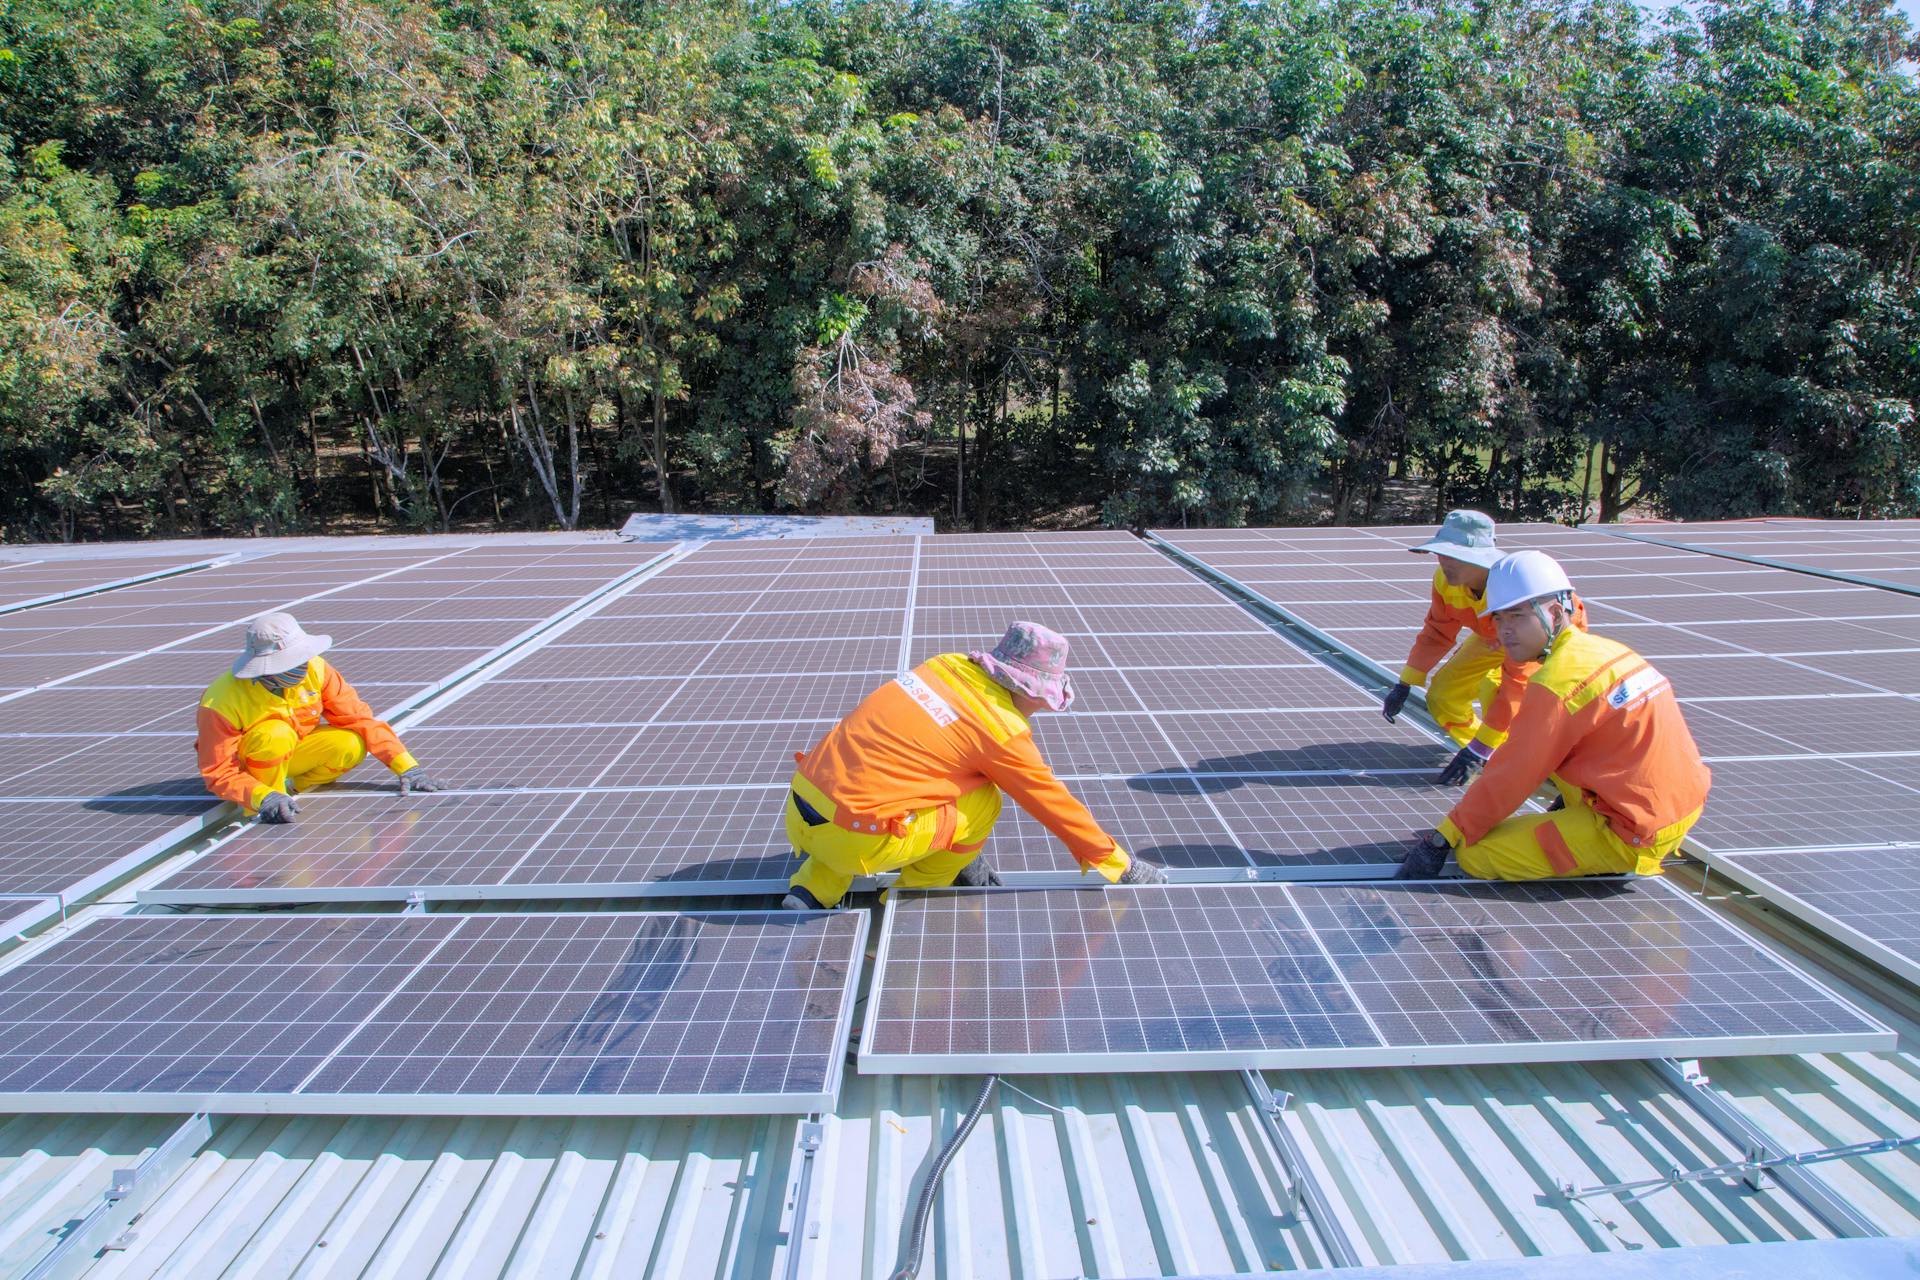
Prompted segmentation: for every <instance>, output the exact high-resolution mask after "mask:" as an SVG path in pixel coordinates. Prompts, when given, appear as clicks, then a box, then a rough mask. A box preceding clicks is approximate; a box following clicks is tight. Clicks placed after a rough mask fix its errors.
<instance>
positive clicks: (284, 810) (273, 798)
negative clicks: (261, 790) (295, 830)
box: [260, 791, 300, 823]
mask: <svg viewBox="0 0 1920 1280" xmlns="http://www.w3.org/2000/svg"><path fill="white" fill-rule="evenodd" d="M298 812H300V806H299V805H297V804H295V803H294V802H293V797H292V796H290V795H288V794H287V793H286V792H284V791H269V792H267V794H266V796H265V797H264V798H263V799H262V800H261V801H260V821H262V822H273V823H280V822H292V821H293V815H294V814H296V813H298Z"/></svg>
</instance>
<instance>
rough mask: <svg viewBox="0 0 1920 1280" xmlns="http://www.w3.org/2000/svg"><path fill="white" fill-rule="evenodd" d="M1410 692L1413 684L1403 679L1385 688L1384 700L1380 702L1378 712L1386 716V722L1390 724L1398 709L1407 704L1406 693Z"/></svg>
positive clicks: (1398, 711)
mask: <svg viewBox="0 0 1920 1280" xmlns="http://www.w3.org/2000/svg"><path fill="white" fill-rule="evenodd" d="M1412 692H1413V686H1412V685H1410V684H1407V683H1406V682H1405V681H1402V682H1401V683H1399V684H1396V685H1395V686H1393V688H1391V689H1389V690H1387V696H1386V700H1385V701H1383V702H1382V703H1381V704H1380V714H1381V715H1383V716H1385V717H1386V718H1387V723H1388V724H1392V723H1393V720H1394V717H1395V716H1397V715H1399V714H1400V709H1401V708H1402V707H1404V706H1406V705H1407V695H1408V694H1410V693H1412Z"/></svg>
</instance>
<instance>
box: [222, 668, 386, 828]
mask: <svg viewBox="0 0 1920 1280" xmlns="http://www.w3.org/2000/svg"><path fill="white" fill-rule="evenodd" d="M323 718H324V720H325V721H326V723H327V724H330V725H332V726H333V727H334V728H336V729H346V730H348V731H349V732H352V733H356V734H358V735H360V738H361V739H362V740H363V741H364V742H365V743H366V744H367V750H368V751H369V752H370V753H372V755H373V756H374V758H375V759H377V760H379V761H380V762H381V763H382V764H384V765H386V766H387V768H389V769H391V770H393V771H394V772H395V773H405V772H406V771H407V770H409V769H411V768H413V767H414V766H415V765H416V764H418V763H419V761H417V760H415V759H414V758H413V757H412V756H411V755H409V754H408V752H407V749H406V748H405V747H403V746H401V745H400V739H399V737H398V736H397V735H396V734H395V733H394V731H393V728H392V726H390V725H388V724H387V722H386V721H384V720H381V719H379V718H378V717H377V716H375V715H374V714H373V709H372V708H371V707H369V706H368V705H367V704H366V703H365V702H362V701H361V700H360V695H359V694H357V693H355V692H354V691H353V686H352V685H350V684H348V683H347V682H346V680H345V679H344V678H343V677H342V676H341V675H340V673H339V672H338V671H337V670H335V669H334V667H333V666H332V664H330V663H328V662H326V661H325V660H323V659H320V658H315V659H314V660H313V661H312V662H309V663H308V664H307V678H306V679H305V680H302V681H301V682H300V683H299V684H297V685H295V686H294V687H293V688H291V689H289V690H287V691H286V693H285V695H284V696H283V695H281V694H278V693H274V692H273V691H271V690H269V689H266V688H264V687H262V686H261V685H260V684H258V683H256V682H255V681H252V680H241V679H239V678H237V677H235V676H234V675H233V674H232V673H227V674H223V675H222V676H221V677H220V678H219V679H217V680H215V681H214V682H213V683H212V684H210V685H208V686H207V691H206V693H205V694H204V695H203V696H202V697H201V699H200V715H199V726H198V727H199V730H200V736H199V740H198V741H197V743H196V744H195V750H196V751H197V752H198V754H199V756H200V776H201V777H202V778H205V779H206V782H207V790H209V791H211V792H212V793H213V794H214V795H216V796H219V797H220V798H221V799H222V800H231V801H233V802H234V803H235V804H238V805H244V806H245V807H246V808H248V809H257V808H259V807H260V801H261V800H263V799H264V798H265V797H266V793H267V792H268V791H269V790H271V788H269V787H265V786H262V785H261V784H260V781H259V779H257V778H255V777H254V776H253V775H252V774H250V773H248V772H247V763H246V761H244V760H242V759H241V758H240V740H241V739H242V738H243V737H245V736H246V734H247V731H248V730H249V729H251V728H253V727H254V726H255V725H257V724H259V723H261V722H262V721H264V720H280V721H283V722H285V723H286V724H289V725H292V726H293V731H294V732H295V733H297V734H299V735H300V736H301V737H303V738H304V737H306V736H307V735H308V734H310V733H312V732H313V731H314V730H315V729H317V728H319V727H320V723H321V721H322V719H323Z"/></svg>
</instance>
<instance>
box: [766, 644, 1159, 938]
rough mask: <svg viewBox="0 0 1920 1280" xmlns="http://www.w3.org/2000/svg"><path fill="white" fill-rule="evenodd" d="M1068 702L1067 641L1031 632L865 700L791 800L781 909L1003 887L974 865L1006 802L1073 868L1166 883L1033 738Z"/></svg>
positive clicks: (936, 663) (808, 763)
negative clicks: (788, 865) (870, 886)
mask: <svg viewBox="0 0 1920 1280" xmlns="http://www.w3.org/2000/svg"><path fill="white" fill-rule="evenodd" d="M1072 703H1073V684H1072V682H1071V681H1070V680H1068V678H1067V639H1066V637H1065V636H1063V635H1061V634H1060V633H1059V632H1057V631H1050V630H1048V629H1047V628H1046V627H1043V626H1040V625H1038V624H1036V623H1032V622H1016V623H1014V624H1013V625H1012V626H1010V627H1008V628H1007V633H1006V634H1005V635H1004V636H1002V637H1001V638H1000V643H999V644H997V645H995V646H994V647H993V651H992V652H991V653H985V652H980V651H978V650H976V651H974V652H971V653H941V654H935V655H934V656H933V657H931V658H928V659H927V660H926V661H925V662H922V663H921V664H920V665H919V666H917V667H915V668H913V670H911V671H903V672H901V673H900V674H899V675H897V676H895V677H894V678H893V679H891V680H889V681H887V682H886V683H885V684H883V685H881V686H880V687H879V688H877V689H875V690H874V691H873V692H872V693H870V694H868V695H867V696H866V697H865V698H864V699H862V700H861V702H860V705H859V706H857V707H855V708H854V709H853V711H852V712H851V713H850V714H849V715H847V717H846V718H845V719H843V720H841V721H840V723H839V724H837V725H835V726H834V727H833V728H832V729H830V730H828V731H827V735H826V736H825V737H824V738H822V739H820V741H819V742H818V743H817V744H815V746H814V748H813V749H812V750H811V751H803V752H799V753H797V754H796V756H795V763H796V764H797V765H798V768H796V769H795V770H794V774H793V782H792V784H791V789H790V791H789V793H788V795H787V796H786V797H785V817H784V821H785V824H786V832H787V839H788V841H789V842H791V843H792V845H793V849H794V852H795V853H796V854H797V855H798V856H799V857H800V859H801V863H800V868H799V870H797V871H796V872H794V874H793V877H792V879H791V880H790V881H789V882H788V893H787V896H786V898H785V899H784V900H783V901H782V902H781V905H782V906H783V907H786V908H789V909H796V910H818V909H819V908H822V907H833V906H836V905H838V904H839V902H840V900H841V899H842V898H843V897H845V896H846V893H847V890H848V889H849V888H851V887H852V885H853V882H854V881H855V880H858V879H861V878H864V877H867V876H874V875H883V874H886V873H889V872H894V871H897V872H899V879H898V880H897V881H896V883H897V884H898V886H899V887H900V888H903V889H931V888H939V887H943V886H946V885H953V884H960V885H966V886H969V887H974V888H990V887H992V886H994V885H997V884H999V883H1000V879H999V877H998V876H996V875H995V874H994V873H993V870H992V868H991V867H989V866H988V865H987V864H986V863H985V862H984V861H983V860H982V858H981V852H982V850H984V849H985V847H986V844H987V838H988V837H989V836H990V835H991V834H992V833H993V826H994V823H995V822H997V821H998V820H999V817H1000V810H1001V800H1002V797H1003V796H1011V797H1012V798H1013V799H1014V800H1015V802H1017V803H1018V804H1019V805H1020V807H1021V808H1023V809H1025V810H1026V811H1027V812H1028V813H1029V814H1031V815H1032V816H1033V817H1034V818H1035V819H1037V820H1038V821H1039V822H1040V824H1041V825H1042V826H1044V827H1046V828H1047V829H1048V830H1049V831H1051V832H1052V833H1053V834H1054V836H1055V837H1056V838H1058V839H1059V840H1060V842H1061V843H1062V844H1064V845H1065V846H1066V848H1067V851H1068V852H1069V853H1070V854H1072V855H1073V858H1074V860H1075V861H1077V862H1078V863H1079V864H1080V865H1081V867H1082V868H1083V869H1085V870H1088V871H1097V872H1099V873H1100V875H1101V876H1102V877H1103V878H1105V879H1106V880H1108V881H1109V882H1111V883H1115V884H1124V885H1154V884H1161V883H1164V882H1165V880H1166V876H1165V874H1164V873H1163V872H1162V871H1161V870H1160V868H1158V867H1156V866H1154V865H1153V864H1152V863H1151V862H1148V861H1147V860H1145V859H1143V858H1136V857H1134V856H1133V855H1132V854H1130V853H1128V852H1127V851H1126V850H1125V849H1123V848H1121V847H1120V844H1119V842H1117V841H1116V840H1115V839H1114V838H1113V837H1112V836H1111V835H1109V834H1107V832H1106V831H1105V830H1103V829H1102V828H1101V826H1100V824H1099V823H1098V822H1097V821H1096V820H1095V819H1094V817H1093V815H1092V814H1091V813H1089V812H1087V808H1086V806H1085V805H1083V804H1081V803H1080V801H1079V800H1077V799H1076V798H1074V795H1073V793H1072V792H1071V791H1070V790H1068V789H1067V787H1066V784H1064V783H1062V782H1061V781H1060V779H1059V778H1057V777H1056V776H1054V772H1053V770H1052V769H1051V768H1049V767H1048V766H1047V762H1046V760H1045V759H1043V758H1042V757H1041V755H1040V749H1039V747H1037V746H1036V745H1035V744H1034V741H1033V724H1032V720H1031V717H1032V716H1034V715H1036V714H1037V713H1039V712H1042V711H1065V710H1066V709H1067V708H1068V707H1069V706H1071V705H1072Z"/></svg>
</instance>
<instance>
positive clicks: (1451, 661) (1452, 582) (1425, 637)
mask: <svg viewBox="0 0 1920 1280" xmlns="http://www.w3.org/2000/svg"><path fill="white" fill-rule="evenodd" d="M1407 549H1408V550H1409V551H1412V552H1415V553H1416V554H1421V555H1431V556H1432V557H1433V558H1434V560H1435V561H1436V562H1437V566H1438V567H1436V568H1435V569H1434V572H1433V590H1432V595H1431V598H1430V600H1429V602H1428V604H1427V617H1426V621H1425V622H1424V623H1423V624H1422V626H1421V628H1420V634H1419V635H1417V636H1415V637H1414V640H1413V649H1412V651H1411V652H1409V653H1408V654H1407V664H1406V666H1404V667H1402V668H1401V669H1400V679H1399V682H1398V683H1396V684H1395V685H1394V686H1393V688H1392V689H1390V690H1388V691H1387V695H1386V699H1385V701H1384V703H1383V704H1382V706H1381V712H1382V714H1384V715H1385V716H1386V717H1387V719H1388V720H1393V719H1394V718H1395V717H1396V716H1398V715H1399V714H1400V710H1401V708H1402V707H1404V706H1405V705H1406V702H1407V696H1408V695H1409V694H1410V693H1411V692H1412V691H1413V690H1414V689H1416V688H1419V687H1420V686H1422V685H1425V686H1426V689H1427V712H1428V714H1430V715H1432V716H1433V718H1434V720H1435V721H1436V722H1438V724H1439V725H1440V728H1441V730H1442V731H1443V732H1445V733H1446V735H1447V736H1448V737H1450V738H1452V739H1453V740H1454V742H1455V743H1456V744H1458V746H1459V748H1460V750H1459V751H1458V752H1457V753H1456V754H1455V755H1454V757H1453V759H1452V760H1451V761H1449V762H1448V763H1447V767H1446V768H1444V769H1442V770H1441V771H1440V779H1439V780H1440V781H1441V782H1442V783H1444V784H1447V785H1451V786H1458V785H1459V784H1460V783H1463V782H1465V781H1467V780H1468V779H1469V778H1471V777H1472V776H1473V775H1474V774H1476V773H1478V772H1479V771H1480V769H1481V768H1482V767H1483V766H1484V765H1485V764H1486V762H1487V760H1488V759H1489V758H1490V757H1491V756H1492V755H1493V753H1494V751H1495V750H1496V749H1497V748H1498V747H1499V746H1500V744H1501V743H1503V742H1505V741H1506V740H1507V735H1508V734H1509V733H1510V732H1511V731H1512V727H1513V717H1514V715H1515V714H1516V713H1517V712H1518V711H1519V710H1520V699H1521V697H1522V695H1524V694H1525V692H1526V687H1527V678H1528V676H1529V674H1530V673H1531V671H1532V664H1531V663H1529V662H1526V661H1523V660H1517V659H1514V658H1512V657H1510V656H1508V654H1507V653H1506V652H1505V650H1503V649H1502V648H1501V647H1500V637H1499V633H1498V631H1497V630H1496V628H1495V627H1494V625H1493V621H1492V619H1490V618H1488V617H1486V616H1485V614H1484V612H1483V610H1484V608H1485V605H1486V590H1487V575H1488V574H1489V573H1490V572H1491V571H1492V569H1493V566H1494V565H1496V564H1498V563H1499V562H1500V561H1501V560H1502V559H1504V558H1505V557H1506V552H1504V551H1502V550H1500V548H1499V547H1498V546H1496V545H1495V544H1494V529H1493V517H1491V516H1489V515H1486V514H1485V513H1484V512H1479V511H1466V510H1461V511H1449V512H1448V513H1447V518H1446V520H1445V522H1443V523H1442V524H1441V526H1440V528H1439V529H1437V530H1436V531H1435V532H1434V535H1433V537H1431V538H1429V539H1428V540H1427V541H1425V542H1423V543H1421V544H1420V545H1419V546H1417V547H1409V548H1407ZM1573 624H1574V625H1575V626H1577V627H1580V628H1581V629H1583V630H1584V629H1585V628H1586V625H1587V610H1586V606H1585V605H1583V604H1581V603H1580V598H1579V597H1578V596H1575V597H1574V599H1573ZM1462 632H1465V633H1466V634H1465V635H1464V636H1462V634H1461V633H1462ZM1456 640H1457V641H1458V646H1457V647H1456V644H1455V642H1456ZM1449 654H1451V656H1449ZM1442 659H1445V661H1444V662H1442ZM1436 664H1438V665H1437V669H1436ZM1429 672H1431V673H1432V677H1431V683H1429V677H1428V673H1429ZM1476 702H1477V703H1478V704H1479V710H1478V711H1476V710H1475V706H1474V704H1475V703H1476Z"/></svg>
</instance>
